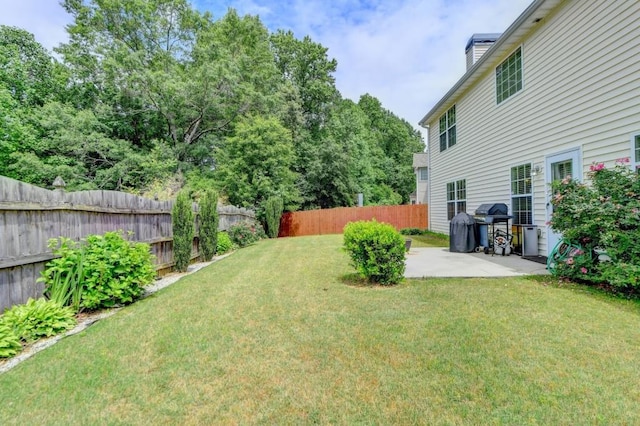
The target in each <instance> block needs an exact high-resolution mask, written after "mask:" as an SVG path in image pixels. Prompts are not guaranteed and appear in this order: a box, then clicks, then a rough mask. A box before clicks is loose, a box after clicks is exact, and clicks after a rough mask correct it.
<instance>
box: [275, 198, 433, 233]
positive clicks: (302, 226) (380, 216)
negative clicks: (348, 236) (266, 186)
mask: <svg viewBox="0 0 640 426" xmlns="http://www.w3.org/2000/svg"><path fill="white" fill-rule="evenodd" d="M427 214H428V213H427V205H426V204H414V205H403V206H370V207H339V208H335V209H326V210H308V211H300V212H288V213H285V214H283V215H282V218H281V219H280V232H279V234H278V236H279V237H299V236H303V235H324V234H341V233H342V230H343V229H344V226H345V225H346V224H347V223H349V222H355V221H358V220H371V219H376V220H377V221H378V222H385V223H389V224H391V225H393V226H394V227H395V228H396V229H398V230H400V229H402V228H421V229H425V228H427V226H428V220H427V219H428V217H427Z"/></svg>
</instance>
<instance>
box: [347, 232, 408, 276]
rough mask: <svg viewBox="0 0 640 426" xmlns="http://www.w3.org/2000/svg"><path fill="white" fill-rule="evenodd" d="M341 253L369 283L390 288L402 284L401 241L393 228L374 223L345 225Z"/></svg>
mask: <svg viewBox="0 0 640 426" xmlns="http://www.w3.org/2000/svg"><path fill="white" fill-rule="evenodd" d="M344 249H345V250H346V251H347V252H348V253H349V256H350V257H351V262H352V264H353V266H354V267H355V268H356V269H357V271H358V272H359V273H360V274H361V275H362V276H364V277H366V278H367V279H368V280H369V281H370V282H374V283H378V284H383V285H390V284H397V283H399V282H400V281H402V278H403V275H404V269H405V263H404V262H405V239H404V237H402V235H401V234H400V233H399V232H398V231H396V229H395V228H394V227H393V226H391V225H388V224H386V223H380V222H376V221H375V220H372V221H358V222H351V223H348V224H347V225H346V226H345V227H344Z"/></svg>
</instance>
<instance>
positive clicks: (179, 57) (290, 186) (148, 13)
mask: <svg viewBox="0 0 640 426" xmlns="http://www.w3.org/2000/svg"><path fill="white" fill-rule="evenodd" d="M62 5H63V7H64V8H65V10H66V11H67V12H68V13H69V14H70V15H71V16H72V18H73V21H72V23H71V24H70V25H69V26H68V27H67V31H68V33H69V41H68V43H65V44H62V45H60V46H58V47H56V48H55V51H56V52H57V54H58V56H57V58H58V59H55V58H54V57H53V56H52V55H51V54H50V53H49V52H47V51H46V49H44V48H43V47H42V46H41V45H40V44H38V43H37V42H36V40H35V39H34V37H33V35H31V34H30V33H28V32H27V31H25V30H22V29H19V28H13V27H7V26H0V174H2V175H6V176H10V177H13V178H16V179H20V180H23V181H26V182H30V183H34V184H36V185H40V186H44V187H47V186H50V185H51V184H52V182H53V180H54V179H55V177H56V176H58V175H60V176H62V177H63V178H64V180H65V181H66V182H67V186H68V188H69V189H72V190H73V189H89V188H101V189H118V190H126V191H131V192H136V193H145V192H148V191H151V190H152V188H153V190H157V189H158V187H162V186H163V185H165V186H167V187H168V186H172V184H173V183H175V182H182V183H183V185H186V186H187V189H188V190H191V191H192V192H193V191H196V192H197V191H200V190H203V189H206V188H214V189H216V190H218V191H219V192H220V194H221V196H223V197H225V198H227V199H228V200H229V201H230V202H232V203H234V204H237V205H241V206H247V207H253V208H258V211H260V208H261V206H262V205H264V203H265V202H266V200H268V199H269V198H272V197H278V198H281V199H282V200H283V202H284V205H285V208H286V209H288V210H295V209H301V208H302V209H311V208H329V207H337V206H350V205H353V204H354V203H355V201H356V197H357V194H358V193H363V194H364V199H365V203H366V204H393V203H403V202H408V200H409V194H410V193H411V192H413V190H414V177H413V171H412V168H411V163H412V154H413V153H414V152H420V151H423V150H424V142H423V141H422V139H421V137H420V134H419V133H418V132H416V131H415V130H414V129H413V128H412V127H411V125H409V123H407V122H406V121H404V120H402V119H401V118H399V117H397V116H396V115H394V114H393V113H392V112H390V111H389V110H386V109H385V108H384V107H383V106H382V104H381V103H380V101H378V100H377V99H376V98H375V97H373V96H371V95H369V94H365V95H363V96H362V97H361V98H360V99H359V101H358V102H353V101H351V100H348V99H343V98H342V96H341V94H340V92H339V91H338V89H337V88H336V86H335V78H334V73H335V72H336V70H337V66H338V64H337V61H336V60H335V59H333V58H330V57H329V56H328V50H327V48H325V47H323V46H322V45H321V44H319V43H317V42H314V41H313V40H312V39H311V38H310V37H308V36H306V37H304V38H302V39H298V38H296V37H295V35H294V34H293V33H292V32H291V31H284V30H277V31H275V32H273V33H271V32H270V31H269V30H268V29H267V28H266V27H265V25H264V24H263V23H262V22H261V21H260V19H259V17H257V16H251V15H245V16H240V15H239V14H238V13H237V12H236V11H235V10H233V9H229V10H228V12H227V13H226V14H225V15H224V16H223V17H221V18H220V19H217V20H216V19H214V18H213V17H212V16H211V14H209V13H201V12H199V11H198V10H196V9H194V8H193V6H192V5H191V4H190V3H189V1H188V0H131V1H127V2H122V1H119V0H64V1H63V2H62ZM183 176H184V178H183Z"/></svg>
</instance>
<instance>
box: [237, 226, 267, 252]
mask: <svg viewBox="0 0 640 426" xmlns="http://www.w3.org/2000/svg"><path fill="white" fill-rule="evenodd" d="M229 237H231V241H232V242H233V244H235V245H236V246H237V247H240V248H242V247H246V246H248V245H249V244H253V243H255V242H256V241H260V240H261V239H263V238H266V234H265V232H264V229H263V228H262V225H260V224H258V223H255V222H252V221H243V222H239V223H236V224H235V225H233V226H232V227H231V228H229Z"/></svg>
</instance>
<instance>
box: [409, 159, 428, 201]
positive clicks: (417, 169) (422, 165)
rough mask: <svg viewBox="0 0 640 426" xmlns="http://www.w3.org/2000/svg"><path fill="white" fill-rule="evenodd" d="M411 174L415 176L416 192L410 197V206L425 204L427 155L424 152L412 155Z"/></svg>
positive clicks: (426, 193)
mask: <svg viewBox="0 0 640 426" xmlns="http://www.w3.org/2000/svg"><path fill="white" fill-rule="evenodd" d="M413 172H414V173H415V175H416V192H414V193H413V194H411V196H410V199H411V204H427V202H428V201H427V198H428V197H427V195H428V191H429V185H428V182H429V155H428V154H427V153H426V152H418V153H415V154H413Z"/></svg>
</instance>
